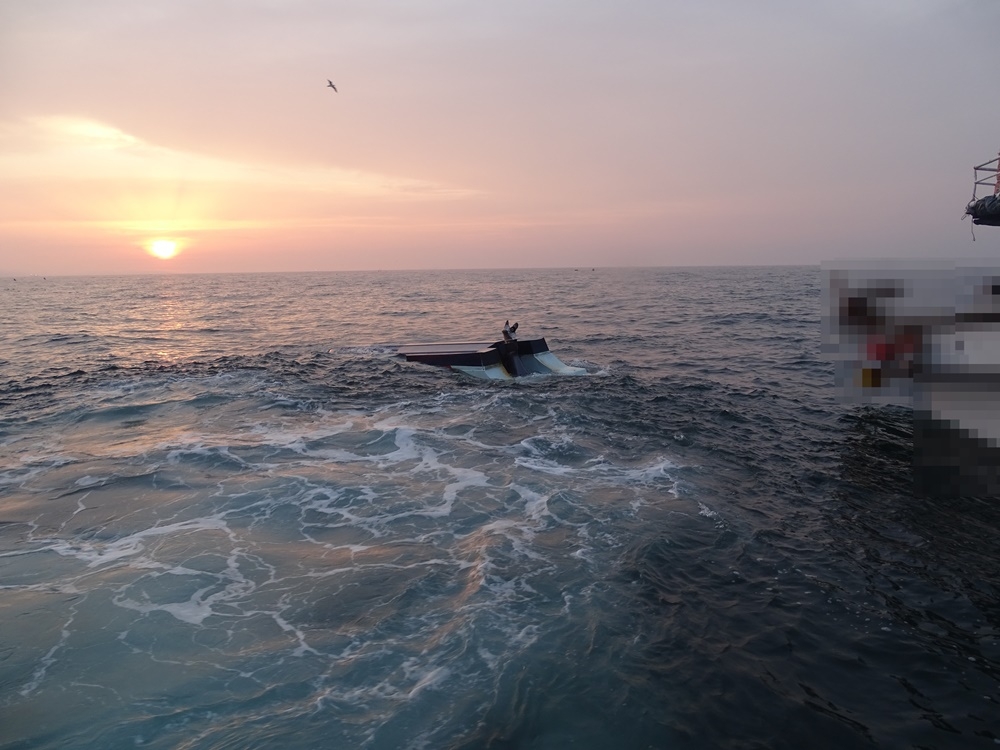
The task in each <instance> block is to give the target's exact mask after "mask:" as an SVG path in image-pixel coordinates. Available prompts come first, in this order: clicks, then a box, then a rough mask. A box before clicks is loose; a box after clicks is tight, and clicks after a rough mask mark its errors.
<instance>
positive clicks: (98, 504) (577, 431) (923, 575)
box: [0, 268, 1000, 750]
mask: <svg viewBox="0 0 1000 750" xmlns="http://www.w3.org/2000/svg"><path fill="white" fill-rule="evenodd" d="M820 284H821V274H820V270H819V269H818V268H727V269H670V268H655V269H617V270H616V269H591V268H579V269H560V270H532V271H507V270H505V271H462V272H458V271H453V272H392V273H390V272H385V273H375V272H372V273H343V274H275V275H266V274H258V275H217V276H213V275H200V276H171V275H163V276H130V277H93V278H55V277H49V278H40V277H32V278H18V279H17V280H16V281H15V280H13V279H3V280H0V747H3V748H67V747H74V748H136V747H143V748H281V749H282V750H292V749H293V748H316V747H335V748H371V749H373V750H374V749H381V748H454V749H458V748H468V749H470V750H471V749H472V748H504V749H507V748H511V749H513V748H532V749H539V750H540V749H542V748H566V747H574V748H765V747H766V748H789V749H791V748H803V747H810V748H846V747H852V748H853V747H884V748H888V747H893V748H895V747H921V748H923V747H927V748H931V747H932V748H970V747H995V746H997V744H998V743H1000V705H998V701H1000V689H998V669H1000V645H998V641H1000V637H998V632H997V631H998V628H1000V597H998V593H1000V552H998V538H1000V536H998V530H1000V505H998V504H997V500H996V499H994V498H988V497H946V498H942V497H927V496H924V495H923V494H921V493H920V492H918V491H917V490H916V489H915V486H914V481H913V470H912V449H913V435H912V424H911V419H910V415H909V413H908V412H907V411H906V410H904V409H900V408H897V407H883V408H857V407H852V406H850V405H845V404H842V403H840V402H838V401H837V400H836V394H835V392H834V390H833V387H832V367H831V365H830V363H828V362H825V361H824V360H823V359H822V357H821V354H820V344H819V341H820V336H819V329H820V314H821V310H820ZM507 319H509V320H510V321H511V322H512V323H513V322H514V321H518V322H519V323H520V328H519V331H518V333H519V334H520V336H521V337H522V338H534V337H537V336H544V337H545V338H546V339H547V341H548V343H549V346H550V348H551V349H552V351H553V352H554V353H555V354H556V356H558V357H559V358H560V359H562V360H563V361H564V362H566V363H567V364H570V365H574V366H578V367H582V368H584V369H585V370H586V373H587V374H586V375H582V376H576V377H557V376H532V377H529V378H525V379H520V380H517V381H510V382H485V381H480V380H475V379H472V378H469V377H466V376H463V375H461V374H458V373H455V372H451V371H449V370H446V369H439V368H433V367H429V366H426V365H420V364H417V363H409V362H405V361H403V360H400V359H399V358H398V357H396V356H395V353H394V351H395V350H394V345H395V344H402V343H413V342H421V341H434V340H452V341H454V340H486V341H489V340H494V339H497V338H499V333H500V329H501V327H502V326H503V323H504V321H505V320H507Z"/></svg>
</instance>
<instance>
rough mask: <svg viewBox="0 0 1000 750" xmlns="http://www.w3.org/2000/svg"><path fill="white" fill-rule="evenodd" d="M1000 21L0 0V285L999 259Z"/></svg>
mask: <svg viewBox="0 0 1000 750" xmlns="http://www.w3.org/2000/svg"><path fill="white" fill-rule="evenodd" d="M998 29H1000V2H997V0H810V1H809V2H802V1H801V0H699V2H694V1H693V0H626V1H624V2H610V1H609V0H604V1H601V2H598V1H597V0H572V1H570V0H505V1H504V2H485V1H480V2H474V1H472V0H419V2H418V1H416V0H396V2H388V1H386V0H143V2H135V0H87V2H81V1H80V0H0V275H14V276H16V275H30V274H38V275H58V274H118V273H121V274H130V273H164V272H167V273H176V272H180V273H197V272H243V271H338V270H355V269H370V270H390V269H422V268H498V267H516V268H521V267H576V266H678V265H768V264H818V263H821V262H826V261H831V260H835V259H839V258H845V259H855V258H933V259H936V258H951V257H956V258H978V257H982V258H990V259H996V258H997V257H1000V228H994V227H979V228H976V231H975V241H973V233H972V231H971V225H970V222H969V221H968V220H967V219H966V220H964V221H963V220H962V213H963V211H964V208H965V205H966V203H967V202H968V201H969V200H970V198H971V197H972V187H973V185H972V183H973V170H972V167H973V166H974V165H976V164H979V163H982V162H986V161H988V160H990V159H992V158H995V157H996V156H997V154H998V152H1000V95H998V92H997V88H996V40H997V30H998ZM327 79H332V80H333V82H334V83H335V84H336V86H337V91H336V92H334V91H333V89H331V88H328V87H327ZM982 194H983V189H982V188H980V192H979V195H982ZM158 256H162V257H158Z"/></svg>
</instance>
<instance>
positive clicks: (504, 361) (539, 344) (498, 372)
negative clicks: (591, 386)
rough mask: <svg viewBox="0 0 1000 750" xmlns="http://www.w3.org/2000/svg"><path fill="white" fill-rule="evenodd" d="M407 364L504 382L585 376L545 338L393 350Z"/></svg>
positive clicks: (419, 345) (459, 342)
mask: <svg viewBox="0 0 1000 750" xmlns="http://www.w3.org/2000/svg"><path fill="white" fill-rule="evenodd" d="M396 353H397V354H399V355H400V356H401V357H405V358H406V359H407V361H410V362H422V363H424V364H427V365H435V366H437V367H448V368H451V369H452V370H458V371H459V372H464V373H465V374H467V375H471V376H473V377H477V378H484V379H487V380H507V379H509V378H520V377H524V376H526V375H552V374H556V375H585V374H586V373H587V371H586V370H585V369H583V368H582V367H570V366H569V365H567V364H564V363H563V362H561V361H560V360H559V358H558V357H556V355H554V354H553V353H552V352H551V351H549V346H548V344H547V343H545V339H544V338H538V339H524V340H520V341H519V340H516V339H515V340H505V341H495V342H492V343H490V342H488V341H487V342H483V341H445V342H433V343H426V344H407V345H405V346H401V347H399V348H398V349H397V350H396Z"/></svg>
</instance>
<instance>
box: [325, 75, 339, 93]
mask: <svg viewBox="0 0 1000 750" xmlns="http://www.w3.org/2000/svg"><path fill="white" fill-rule="evenodd" d="M326 85H327V86H329V87H330V88H331V89H333V90H334V91H337V87H336V86H334V85H333V81H331V80H330V79H329V78H327V79H326ZM337 93H338V94H339V93H340V92H339V91H337Z"/></svg>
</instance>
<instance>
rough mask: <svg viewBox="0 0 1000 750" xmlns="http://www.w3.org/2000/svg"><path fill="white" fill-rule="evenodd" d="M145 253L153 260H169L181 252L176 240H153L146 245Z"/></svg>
mask: <svg viewBox="0 0 1000 750" xmlns="http://www.w3.org/2000/svg"><path fill="white" fill-rule="evenodd" d="M146 251H147V252H148V253H149V254H150V255H152V256H153V257H154V258H159V259H160V260H170V259H171V258H173V257H174V256H176V255H177V253H179V252H180V251H181V248H180V245H179V244H178V242H177V240H168V239H163V238H159V239H155V240H151V241H150V242H149V243H147V244H146Z"/></svg>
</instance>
